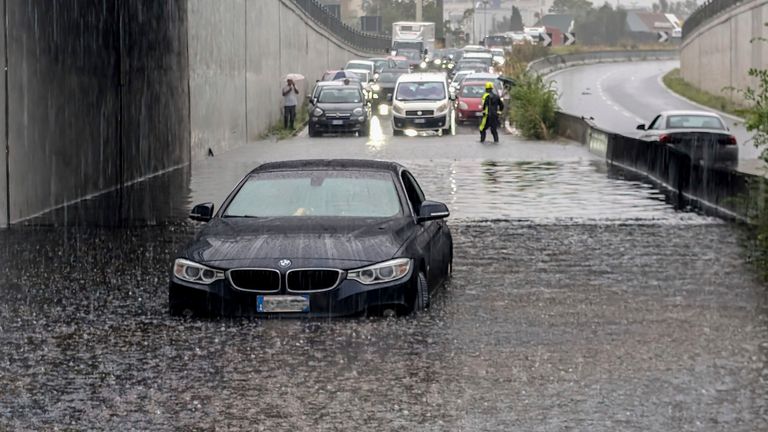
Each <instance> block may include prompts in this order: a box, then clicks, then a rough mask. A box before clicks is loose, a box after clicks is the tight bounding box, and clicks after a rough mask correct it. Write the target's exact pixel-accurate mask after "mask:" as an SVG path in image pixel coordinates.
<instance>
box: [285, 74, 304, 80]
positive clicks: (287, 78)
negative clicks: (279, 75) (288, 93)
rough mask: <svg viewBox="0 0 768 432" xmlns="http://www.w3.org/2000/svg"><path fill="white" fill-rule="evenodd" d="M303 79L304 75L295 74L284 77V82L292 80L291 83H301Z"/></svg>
mask: <svg viewBox="0 0 768 432" xmlns="http://www.w3.org/2000/svg"><path fill="white" fill-rule="evenodd" d="M303 79H304V75H302V74H297V73H289V74H288V75H286V76H285V80H286V81H287V80H292V81H302V80H303Z"/></svg>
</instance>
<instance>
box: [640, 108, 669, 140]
mask: <svg viewBox="0 0 768 432" xmlns="http://www.w3.org/2000/svg"><path fill="white" fill-rule="evenodd" d="M663 123H664V119H663V117H662V115H661V114H659V115H657V116H656V117H655V118H654V119H653V120H652V121H651V123H650V124H649V125H648V127H647V128H646V129H645V132H643V133H641V134H640V139H642V140H644V141H656V140H658V139H659V131H660V130H661V127H662V124H663Z"/></svg>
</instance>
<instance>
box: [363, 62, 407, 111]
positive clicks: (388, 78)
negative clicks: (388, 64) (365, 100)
mask: <svg viewBox="0 0 768 432" xmlns="http://www.w3.org/2000/svg"><path fill="white" fill-rule="evenodd" d="M406 73H408V70H407V69H384V70H383V71H381V72H380V73H379V77H378V78H377V79H376V82H374V83H373V85H372V86H371V91H372V93H373V94H372V98H371V102H372V104H373V105H379V104H386V103H391V102H392V95H393V94H394V93H395V83H396V82H397V79H398V78H400V75H403V74H406Z"/></svg>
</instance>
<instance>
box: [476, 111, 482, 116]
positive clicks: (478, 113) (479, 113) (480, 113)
mask: <svg viewBox="0 0 768 432" xmlns="http://www.w3.org/2000/svg"><path fill="white" fill-rule="evenodd" d="M475 115H476V116H477V117H482V116H483V113H482V112H476V113H475Z"/></svg>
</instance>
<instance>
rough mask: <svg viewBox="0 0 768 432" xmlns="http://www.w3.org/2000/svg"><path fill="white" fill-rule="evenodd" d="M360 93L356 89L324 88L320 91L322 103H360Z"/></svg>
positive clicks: (319, 99)
mask: <svg viewBox="0 0 768 432" xmlns="http://www.w3.org/2000/svg"><path fill="white" fill-rule="evenodd" d="M361 100H362V96H361V95H360V91H359V90H357V89H354V88H332V87H329V88H324V89H322V90H320V97H319V98H318V99H317V101H318V102H320V103H360V101H361Z"/></svg>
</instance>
